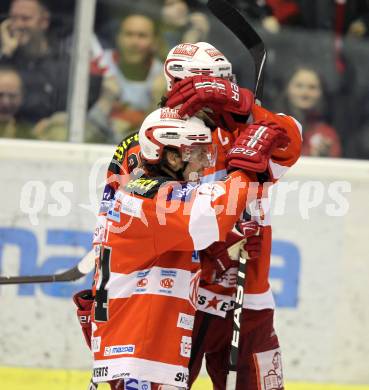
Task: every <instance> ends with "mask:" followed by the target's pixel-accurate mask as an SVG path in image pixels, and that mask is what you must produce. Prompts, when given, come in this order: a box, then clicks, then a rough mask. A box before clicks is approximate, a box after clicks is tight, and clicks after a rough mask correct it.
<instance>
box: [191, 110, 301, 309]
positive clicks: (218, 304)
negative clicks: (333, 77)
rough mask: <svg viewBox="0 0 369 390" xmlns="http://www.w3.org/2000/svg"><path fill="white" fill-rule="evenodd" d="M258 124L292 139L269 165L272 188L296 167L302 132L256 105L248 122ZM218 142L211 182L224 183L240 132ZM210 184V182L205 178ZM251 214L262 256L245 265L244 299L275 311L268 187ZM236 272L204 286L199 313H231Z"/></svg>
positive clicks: (286, 119) (220, 133)
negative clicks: (276, 126) (229, 155)
mask: <svg viewBox="0 0 369 390" xmlns="http://www.w3.org/2000/svg"><path fill="white" fill-rule="evenodd" d="M256 121H271V122H276V123H278V124H280V125H281V127H283V128H284V129H285V130H286V131H287V135H288V136H289V137H290V139H291V142H290V144H289V145H288V147H287V148H286V149H283V150H282V149H276V150H274V151H273V154H272V156H271V159H270V161H269V177H268V181H269V182H270V183H269V185H270V184H272V183H275V182H277V181H278V180H279V179H280V178H281V177H282V176H283V175H284V174H285V173H286V172H287V171H288V169H289V168H290V167H291V166H292V165H293V164H295V162H296V161H297V160H298V158H299V157H300V154H301V145H302V128H301V125H300V123H299V122H298V121H296V120H295V119H294V118H293V117H291V116H287V115H284V114H274V113H271V112H270V111H268V110H266V109H264V108H262V107H260V106H258V105H256V104H255V105H254V106H253V108H252V111H251V115H250V118H249V121H248V122H249V123H253V122H256ZM214 134H215V136H217V138H218V140H214V142H215V143H217V144H218V150H219V148H220V147H221V148H223V151H221V153H220V155H219V157H220V158H219V160H218V161H217V166H216V172H215V173H213V174H212V173H209V178H210V180H213V177H216V178H217V179H221V178H222V176H223V175H225V174H226V171H225V165H224V155H225V154H226V153H227V150H229V148H230V147H231V146H232V143H233V140H234V137H237V135H238V131H236V132H235V133H234V134H233V137H232V135H231V134H230V133H229V132H225V131H224V130H221V129H217V130H216V132H215V133H214ZM204 179H205V180H207V178H206V177H205V178H204ZM249 211H250V214H251V220H255V221H257V222H258V223H259V224H260V225H261V226H263V227H264V229H263V239H262V244H261V245H262V247H261V256H260V258H259V259H258V260H257V261H249V262H247V264H246V269H247V275H246V288H245V291H246V293H245V296H244V307H245V308H248V309H253V310H263V309H274V307H275V303H274V298H273V294H272V291H271V288H270V284H269V270H270V258H271V246H272V228H271V221H270V212H269V211H270V200H269V197H268V185H265V186H264V188H263V186H262V185H259V188H258V197H257V199H255V200H254V201H253V202H251V203H250V207H249ZM236 272H237V270H236V269H230V270H228V271H227V272H226V273H225V274H224V275H223V277H222V279H221V280H218V281H216V282H215V283H214V284H211V285H209V284H208V285H206V284H204V282H201V284H200V288H199V297H198V310H201V311H204V312H207V313H210V314H215V315H219V316H222V317H225V316H226V313H227V311H228V310H230V309H232V303H233V301H234V293H235V289H234V284H235V280H236V279H235V276H234V275H235V273H236Z"/></svg>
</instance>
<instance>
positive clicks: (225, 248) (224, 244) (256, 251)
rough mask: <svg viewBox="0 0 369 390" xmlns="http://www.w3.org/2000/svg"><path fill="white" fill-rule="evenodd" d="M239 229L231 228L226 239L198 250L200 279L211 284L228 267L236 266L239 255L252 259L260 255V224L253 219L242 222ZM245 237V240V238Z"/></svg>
mask: <svg viewBox="0 0 369 390" xmlns="http://www.w3.org/2000/svg"><path fill="white" fill-rule="evenodd" d="M239 225H240V229H239V230H240V231H241V233H240V232H239V231H237V230H235V229H234V230H232V231H231V232H229V233H228V234H227V237H226V241H218V242H214V243H213V244H212V245H210V246H209V247H208V248H206V249H204V250H202V251H200V260H201V279H202V280H204V281H205V282H207V283H209V284H211V283H213V282H214V281H215V279H218V278H220V277H221V276H222V275H223V274H224V273H225V272H226V271H227V270H228V269H229V268H231V267H237V262H238V260H239V258H240V255H241V256H245V257H246V258H247V259H250V260H254V259H256V258H257V257H259V255H260V243H261V237H260V236H255V235H256V234H259V232H260V226H259V225H258V223H257V222H255V221H247V222H242V223H240V224H239ZM246 239H247V240H246Z"/></svg>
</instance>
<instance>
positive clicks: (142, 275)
mask: <svg viewBox="0 0 369 390" xmlns="http://www.w3.org/2000/svg"><path fill="white" fill-rule="evenodd" d="M149 273H150V270H149V269H145V270H144V271H138V272H137V277H138V278H145V277H146V276H147V275H148V274H149Z"/></svg>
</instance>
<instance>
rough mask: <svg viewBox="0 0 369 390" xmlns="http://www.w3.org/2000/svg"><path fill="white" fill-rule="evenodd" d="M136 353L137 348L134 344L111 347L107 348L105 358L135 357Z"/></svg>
mask: <svg viewBox="0 0 369 390" xmlns="http://www.w3.org/2000/svg"><path fill="white" fill-rule="evenodd" d="M134 353H135V346H134V345H133V344H129V345H111V346H109V347H105V350H104V356H114V355H133V354H134Z"/></svg>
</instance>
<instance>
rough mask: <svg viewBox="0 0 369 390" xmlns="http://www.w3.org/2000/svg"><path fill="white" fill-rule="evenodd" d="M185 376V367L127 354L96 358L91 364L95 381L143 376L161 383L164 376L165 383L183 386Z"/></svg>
mask: <svg viewBox="0 0 369 390" xmlns="http://www.w3.org/2000/svg"><path fill="white" fill-rule="evenodd" d="M168 341H169V336H168ZM187 377H188V369H187V368H186V367H183V366H180V365H174V364H167V363H162V362H155V361H152V360H146V359H139V358H134V357H129V356H127V357H121V358H115V359H105V360H98V361H95V362H94V366H93V380H94V382H95V383H99V382H106V381H110V380H113V379H120V378H124V379H129V378H133V379H139V378H144V379H145V380H146V381H149V382H153V383H163V378H166V382H165V383H166V384H168V385H173V386H179V387H184V388H185V387H186V381H187Z"/></svg>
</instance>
